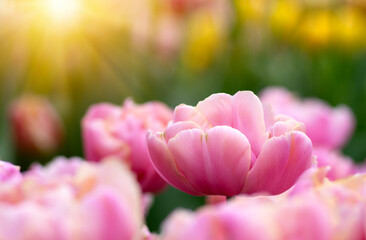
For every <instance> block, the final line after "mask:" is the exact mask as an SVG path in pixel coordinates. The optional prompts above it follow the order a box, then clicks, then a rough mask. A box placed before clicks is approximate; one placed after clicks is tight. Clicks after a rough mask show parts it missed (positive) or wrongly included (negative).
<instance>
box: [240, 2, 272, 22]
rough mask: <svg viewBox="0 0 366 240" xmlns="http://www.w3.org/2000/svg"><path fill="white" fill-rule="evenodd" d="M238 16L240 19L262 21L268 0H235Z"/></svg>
mask: <svg viewBox="0 0 366 240" xmlns="http://www.w3.org/2000/svg"><path fill="white" fill-rule="evenodd" d="M235 4H236V7H237V9H238V14H239V18H240V20H241V21H243V22H244V21H245V20H252V21H262V20H263V19H264V18H265V16H266V10H267V6H268V0H236V1H235Z"/></svg>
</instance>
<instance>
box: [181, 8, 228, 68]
mask: <svg viewBox="0 0 366 240" xmlns="http://www.w3.org/2000/svg"><path fill="white" fill-rule="evenodd" d="M222 30H223V29H222V28H221V26H220V23H219V21H218V19H217V18H216V16H215V14H213V13H210V12H208V11H200V12H198V13H196V14H195V15H194V16H193V17H192V18H191V19H190V21H189V22H188V26H187V33H186V34H187V37H186V41H185V45H186V46H185V50H184V60H185V63H186V65H187V66H188V67H189V68H191V69H193V70H196V71H199V70H203V69H205V68H206V67H207V66H209V64H211V62H212V61H213V59H214V57H215V56H216V54H217V52H218V49H219V47H220V46H221V44H222V37H223V33H222Z"/></svg>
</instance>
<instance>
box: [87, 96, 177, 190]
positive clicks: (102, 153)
mask: <svg viewBox="0 0 366 240" xmlns="http://www.w3.org/2000/svg"><path fill="white" fill-rule="evenodd" d="M171 118H172V112H171V110H170V109H169V108H168V107H166V106H165V105H163V104H162V103H158V102H149V103H146V104H143V105H136V104H134V103H133V102H132V100H129V99H128V100H126V101H125V103H124V104H123V106H122V107H119V106H115V105H111V104H105V103H104V104H103V103H102V104H97V105H94V106H92V107H91V108H90V109H89V110H88V112H87V114H86V116H85V117H84V119H83V121H82V129H83V140H84V141H83V144H84V150H85V156H86V159H87V160H89V161H100V160H101V159H103V158H105V157H108V156H113V157H117V158H119V159H120V160H121V161H124V162H126V163H128V164H129V165H130V167H131V169H132V171H133V172H134V173H135V174H136V176H137V179H138V181H139V183H140V185H141V187H142V189H143V191H144V192H156V191H159V190H161V189H162V188H164V186H165V185H166V183H165V181H164V180H163V179H161V177H160V176H159V174H157V172H156V171H155V169H154V167H153V166H152V164H151V162H150V157H149V153H148V149H147V146H146V134H147V132H148V130H154V131H161V130H163V129H165V127H166V126H167V124H168V122H169V121H170V120H171Z"/></svg>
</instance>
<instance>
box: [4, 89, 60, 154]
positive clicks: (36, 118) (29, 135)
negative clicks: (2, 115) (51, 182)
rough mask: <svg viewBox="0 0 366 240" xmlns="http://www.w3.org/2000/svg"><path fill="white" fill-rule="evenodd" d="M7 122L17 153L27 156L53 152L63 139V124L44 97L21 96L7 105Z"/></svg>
mask: <svg viewBox="0 0 366 240" xmlns="http://www.w3.org/2000/svg"><path fill="white" fill-rule="evenodd" d="M10 124H11V127H12V132H13V138H14V141H15V145H16V148H17V150H18V152H21V153H23V154H29V155H32V156H34V155H36V156H37V155H49V154H52V153H55V152H56V151H57V149H58V148H59V147H60V145H61V143H62V141H63V134H64V133H63V125H62V122H61V119H60V117H59V116H58V114H57V112H56V110H55V109H54V108H53V106H52V105H51V103H50V102H48V101H47V100H46V99H44V98H42V97H39V96H34V95H24V96H22V97H20V98H18V99H16V100H15V101H14V102H13V103H12V104H11V105H10Z"/></svg>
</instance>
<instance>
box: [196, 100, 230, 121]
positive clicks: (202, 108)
mask: <svg viewBox="0 0 366 240" xmlns="http://www.w3.org/2000/svg"><path fill="white" fill-rule="evenodd" d="M197 110H198V111H199V112H201V113H203V115H205V116H206V118H207V121H208V122H209V123H210V124H211V125H212V126H220V125H227V126H233V97H232V96H230V95H229V94H226V93H217V94H212V95H211V96H209V97H208V98H206V99H205V100H203V101H201V102H199V103H198V104H197Z"/></svg>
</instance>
